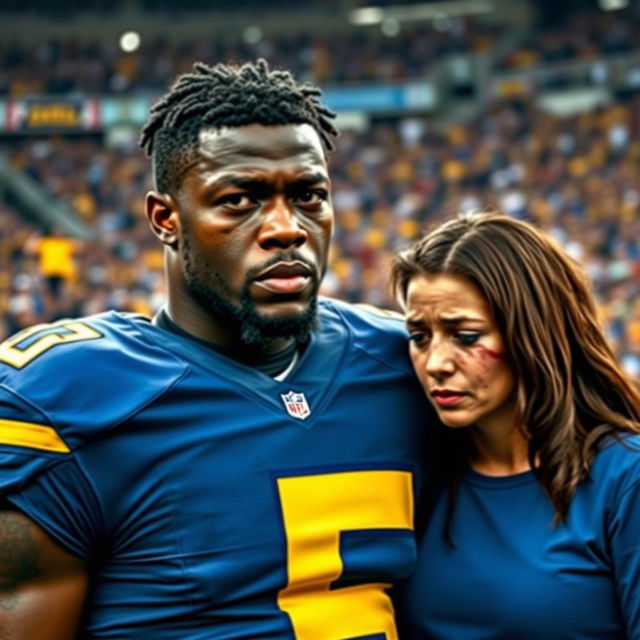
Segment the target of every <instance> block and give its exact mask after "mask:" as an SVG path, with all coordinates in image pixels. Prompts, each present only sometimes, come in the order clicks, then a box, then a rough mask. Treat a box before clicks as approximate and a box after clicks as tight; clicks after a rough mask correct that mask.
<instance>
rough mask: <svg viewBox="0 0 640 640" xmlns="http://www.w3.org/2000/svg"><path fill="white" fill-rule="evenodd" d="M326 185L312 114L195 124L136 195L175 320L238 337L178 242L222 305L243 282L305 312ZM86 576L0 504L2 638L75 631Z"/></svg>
mask: <svg viewBox="0 0 640 640" xmlns="http://www.w3.org/2000/svg"><path fill="white" fill-rule="evenodd" d="M329 190H330V182H329V177H328V174H327V165H326V159H325V156H324V152H323V149H322V145H321V142H320V138H319V136H318V134H317V133H316V131H315V130H314V129H313V128H312V127H311V126H310V125H284V126H277V127H264V126H261V125H249V126H246V127H239V128H236V129H221V130H218V131H213V130H210V131H205V132H203V133H202V134H201V138H200V158H199V159H198V161H197V162H196V163H195V164H194V165H193V166H192V167H190V168H189V169H188V170H187V172H186V173H185V175H184V176H183V183H182V188H181V189H180V191H179V192H178V193H176V194H161V193H156V192H151V193H149V194H148V195H147V199H146V206H145V212H146V215H147V218H148V220H149V224H150V226H151V229H152V231H153V233H154V234H155V235H156V236H157V237H158V239H159V240H160V241H161V242H162V243H163V244H164V245H165V263H166V273H167V281H168V305H167V306H168V311H169V314H170V316H171V318H172V319H173V321H174V322H176V323H177V324H178V325H179V326H180V327H182V328H183V329H184V330H185V331H188V332H190V333H192V334H194V335H196V336H198V337H199V338H203V339H205V340H210V341H215V342H218V343H220V344H225V345H234V346H238V348H242V344H241V336H240V334H239V332H238V330H237V329H236V328H235V327H234V326H228V325H226V324H224V323H221V322H220V321H219V320H218V317H217V316H216V314H215V313H214V312H213V311H212V310H211V309H210V308H209V307H207V305H206V304H203V302H202V300H201V299H200V298H199V297H198V296H196V295H194V293H193V291H192V288H191V286H190V283H189V281H188V280H189V279H188V277H187V275H186V272H185V264H184V261H185V252H186V254H187V257H188V259H189V260H190V261H191V263H192V266H193V268H192V277H195V278H196V279H198V281H199V282H200V284H201V285H202V287H203V288H204V289H206V290H211V291H213V293H214V294H216V295H219V296H222V297H224V298H225V299H228V300H229V302H230V303H231V304H232V305H234V306H235V305H238V304H239V300H240V297H241V292H242V290H243V289H246V290H247V291H248V294H247V295H248V298H249V300H250V303H251V304H252V305H253V307H254V308H255V311H256V313H257V314H258V315H260V316H262V317H265V318H278V317H283V316H286V317H290V316H295V315H298V314H302V313H304V311H305V310H306V309H307V308H308V306H309V305H310V303H311V302H312V300H313V297H314V295H315V293H314V288H313V283H314V281H315V282H319V280H320V279H321V278H322V275H323V274H324V271H325V268H326V262H327V253H328V250H329V241H330V236H331V231H332V226H333V209H332V206H331V201H330V196H329ZM186 238H188V241H189V246H188V249H185V239H186ZM270 269H275V271H269V270H270ZM265 270H266V271H267V273H266V274H265V273H264V272H265ZM212 274H214V275H212ZM214 276H215V277H214ZM288 340H290V338H286V337H274V338H272V339H270V340H268V341H266V342H265V344H264V345H263V346H262V347H261V348H262V349H263V350H264V351H265V353H268V352H270V351H272V350H277V349H279V348H282V346H283V345H285V344H286V342H287V341H288ZM88 581H89V574H88V569H87V567H86V564H85V563H84V562H83V561H82V560H81V559H79V558H77V557H76V556H74V555H73V554H72V553H70V552H69V551H67V550H66V549H64V548H63V547H62V546H60V545H59V544H57V543H56V542H55V541H54V540H53V539H52V538H51V537H50V536H49V535H48V534H47V533H46V532H45V531H44V530H43V529H42V528H41V527H39V526H38V525H36V524H35V523H34V522H33V521H32V520H30V519H29V518H28V517H27V516H25V515H24V514H22V513H21V512H20V511H17V510H16V509H14V508H13V507H12V506H11V505H10V504H9V503H4V504H2V503H0V640H73V638H75V637H76V633H77V631H78V624H79V621H80V616H81V613H82V608H83V606H84V604H85V599H86V596H87V585H88Z"/></svg>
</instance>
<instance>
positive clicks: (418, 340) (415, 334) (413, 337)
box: [409, 331, 429, 347]
mask: <svg viewBox="0 0 640 640" xmlns="http://www.w3.org/2000/svg"><path fill="white" fill-rule="evenodd" d="M428 340H429V336H428V335H427V333H426V332H425V331H412V332H411V333H409V342H412V343H413V344H415V345H417V346H419V347H420V346H422V345H424V344H425V343H426V342H427V341H428Z"/></svg>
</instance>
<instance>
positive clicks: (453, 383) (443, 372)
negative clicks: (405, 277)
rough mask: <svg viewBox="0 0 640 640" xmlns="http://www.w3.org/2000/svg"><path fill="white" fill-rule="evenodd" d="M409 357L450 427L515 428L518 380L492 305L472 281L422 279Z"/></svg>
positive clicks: (411, 312)
mask: <svg viewBox="0 0 640 640" xmlns="http://www.w3.org/2000/svg"><path fill="white" fill-rule="evenodd" d="M406 314H407V328H408V330H409V334H410V347H409V353H410V356H411V360H412V362H413V367H414V369H415V372H416V375H417V376H418V379H419V380H420V382H421V383H422V387H423V388H424V390H425V393H426V394H427V397H428V398H429V401H430V402H431V403H432V404H433V406H434V407H435V409H436V411H437V412H438V415H439V417H440V419H441V420H442V422H443V423H444V424H446V425H447V426H449V427H466V426H469V425H477V426H479V427H480V428H483V430H484V428H490V429H492V430H493V429H494V427H498V428H500V427H505V428H507V429H510V428H511V427H513V426H514V425H513V419H514V408H515V399H514V389H515V376H514V374H513V371H512V370H511V367H510V366H509V364H508V358H507V354H506V353H505V351H504V342H503V340H502V336H501V335H500V332H499V331H498V327H497V325H496V322H495V320H494V318H493V316H492V313H491V310H490V309H489V305H488V304H487V301H486V299H485V298H484V296H483V295H482V293H481V292H480V290H479V289H478V288H477V287H476V286H475V285H474V284H473V283H472V282H471V281H469V280H468V279H467V278H465V277H462V276H452V275H434V276H427V275H418V276H415V277H413V278H412V279H411V281H410V282H409V286H408V289H407V300H406Z"/></svg>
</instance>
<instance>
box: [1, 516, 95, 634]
mask: <svg viewBox="0 0 640 640" xmlns="http://www.w3.org/2000/svg"><path fill="white" fill-rule="evenodd" d="M86 591H87V571H86V567H85V564H84V562H83V561H82V560H80V559H79V558H77V557H76V556H74V555H72V554H71V553H69V552H68V551H66V550H65V549H63V548H62V547H61V546H59V545H58V544H57V543H56V542H54V541H53V540H52V538H51V537H50V536H49V535H48V534H46V533H45V532H44V531H43V530H42V529H41V528H40V527H39V526H37V525H36V524H35V523H34V522H33V521H32V520H30V519H29V518H28V517H27V516H25V515H24V514H23V513H21V512H20V511H17V510H14V509H12V508H11V507H10V506H8V505H7V504H6V503H5V504H2V505H1V506H0V640H73V638H74V637H75V635H76V630H77V627H78V620H79V619H80V614H81V611H82V605H83V603H84V599H85V596H86Z"/></svg>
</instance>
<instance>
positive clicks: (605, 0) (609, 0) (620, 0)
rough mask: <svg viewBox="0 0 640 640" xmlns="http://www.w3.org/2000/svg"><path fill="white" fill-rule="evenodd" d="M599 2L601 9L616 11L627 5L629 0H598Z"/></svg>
mask: <svg viewBox="0 0 640 640" xmlns="http://www.w3.org/2000/svg"><path fill="white" fill-rule="evenodd" d="M599 2H600V8H601V9H602V10H603V11H616V10H617V9H626V8H627V7H628V6H629V0H599Z"/></svg>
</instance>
